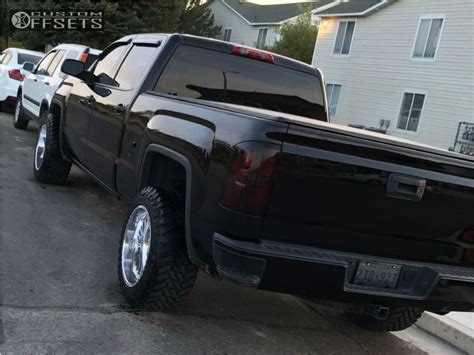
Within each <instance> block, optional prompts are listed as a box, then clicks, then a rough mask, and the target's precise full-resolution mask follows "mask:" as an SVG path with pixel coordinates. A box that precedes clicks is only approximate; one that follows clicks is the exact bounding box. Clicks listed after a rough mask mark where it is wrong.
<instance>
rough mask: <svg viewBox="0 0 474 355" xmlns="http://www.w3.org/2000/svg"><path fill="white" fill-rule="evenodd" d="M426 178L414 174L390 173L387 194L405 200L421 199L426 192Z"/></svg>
mask: <svg viewBox="0 0 474 355" xmlns="http://www.w3.org/2000/svg"><path fill="white" fill-rule="evenodd" d="M425 188H426V179H421V178H417V177H414V176H408V175H400V174H390V177H389V178H388V182H387V190H386V194H387V196H390V197H394V198H400V199H403V200H412V201H421V199H422V198H423V194H424V193H425Z"/></svg>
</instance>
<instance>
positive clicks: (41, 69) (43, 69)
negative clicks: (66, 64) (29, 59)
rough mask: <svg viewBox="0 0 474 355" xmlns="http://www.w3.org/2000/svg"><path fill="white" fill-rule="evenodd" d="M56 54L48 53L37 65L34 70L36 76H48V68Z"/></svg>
mask: <svg viewBox="0 0 474 355" xmlns="http://www.w3.org/2000/svg"><path fill="white" fill-rule="evenodd" d="M55 55H56V52H50V53H48V54H47V55H46V57H44V58H43V60H42V61H41V62H40V63H39V64H38V68H37V69H36V74H39V75H48V67H49V64H50V63H51V61H52V60H53V59H54V56H55Z"/></svg>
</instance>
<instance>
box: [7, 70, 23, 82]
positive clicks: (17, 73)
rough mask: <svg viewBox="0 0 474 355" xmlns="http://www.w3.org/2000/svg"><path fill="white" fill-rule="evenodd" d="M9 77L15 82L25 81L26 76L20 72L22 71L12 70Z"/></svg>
mask: <svg viewBox="0 0 474 355" xmlns="http://www.w3.org/2000/svg"><path fill="white" fill-rule="evenodd" d="M8 76H9V77H10V78H11V79H13V80H18V81H23V79H24V78H25V76H24V75H23V74H22V73H21V72H20V69H10V70H9V71H8Z"/></svg>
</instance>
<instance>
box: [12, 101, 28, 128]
mask: <svg viewBox="0 0 474 355" xmlns="http://www.w3.org/2000/svg"><path fill="white" fill-rule="evenodd" d="M17 110H19V112H18V113H17ZM28 122H29V121H28V119H27V118H26V117H25V115H24V113H23V104H22V102H21V95H18V97H17V98H16V104H15V110H14V112H13V126H15V128H17V129H26V127H28Z"/></svg>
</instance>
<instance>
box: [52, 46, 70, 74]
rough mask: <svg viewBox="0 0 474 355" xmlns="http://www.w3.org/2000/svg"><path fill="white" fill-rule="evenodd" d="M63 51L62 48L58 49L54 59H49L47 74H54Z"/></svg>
mask: <svg viewBox="0 0 474 355" xmlns="http://www.w3.org/2000/svg"><path fill="white" fill-rule="evenodd" d="M65 53H66V51H64V50H60V51H58V53H57V54H56V56H55V57H54V59H53V60H52V61H51V64H50V65H49V67H48V75H50V76H51V75H53V74H54V72H55V71H56V68H57V67H58V65H59V62H60V61H61V59H63V57H64V54H65Z"/></svg>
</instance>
